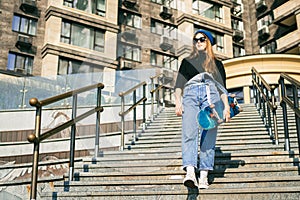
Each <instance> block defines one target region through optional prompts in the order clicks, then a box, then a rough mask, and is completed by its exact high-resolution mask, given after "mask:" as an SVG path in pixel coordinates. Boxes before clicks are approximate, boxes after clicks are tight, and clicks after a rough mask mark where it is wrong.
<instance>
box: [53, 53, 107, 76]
mask: <svg viewBox="0 0 300 200" xmlns="http://www.w3.org/2000/svg"><path fill="white" fill-rule="evenodd" d="M102 71H103V67H102V66H97V65H94V64H91V63H86V62H82V61H78V60H73V59H69V58H64V57H60V58H59V62H58V72H57V74H58V75H63V74H78V73H92V72H102Z"/></svg>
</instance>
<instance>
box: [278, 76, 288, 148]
mask: <svg viewBox="0 0 300 200" xmlns="http://www.w3.org/2000/svg"><path fill="white" fill-rule="evenodd" d="M279 84H280V86H281V97H282V98H285V94H286V91H285V84H284V79H283V78H282V77H280V79H279ZM280 105H281V107H282V112H283V123H284V137H285V145H284V149H285V151H290V139H289V129H288V118H287V107H286V103H285V101H283V100H282V99H281V102H280Z"/></svg>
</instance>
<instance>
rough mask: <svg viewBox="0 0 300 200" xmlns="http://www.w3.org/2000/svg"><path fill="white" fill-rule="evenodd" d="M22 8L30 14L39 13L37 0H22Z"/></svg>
mask: <svg viewBox="0 0 300 200" xmlns="http://www.w3.org/2000/svg"><path fill="white" fill-rule="evenodd" d="M20 9H21V10H22V11H23V12H25V13H27V14H30V15H36V16H37V15H38V9H37V6H36V1H35V0H21V5H20Z"/></svg>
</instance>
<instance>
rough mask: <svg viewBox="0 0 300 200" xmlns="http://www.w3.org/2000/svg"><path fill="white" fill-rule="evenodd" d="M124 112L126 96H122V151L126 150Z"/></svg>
mask: <svg viewBox="0 0 300 200" xmlns="http://www.w3.org/2000/svg"><path fill="white" fill-rule="evenodd" d="M124 110H125V100H124V96H121V113H122V115H121V145H120V150H121V151H123V150H124V129H125V122H124V114H123V113H124Z"/></svg>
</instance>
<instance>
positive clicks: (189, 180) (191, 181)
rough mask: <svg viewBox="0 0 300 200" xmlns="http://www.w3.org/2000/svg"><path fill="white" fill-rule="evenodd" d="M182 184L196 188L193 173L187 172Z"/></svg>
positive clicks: (196, 183) (196, 184)
mask: <svg viewBox="0 0 300 200" xmlns="http://www.w3.org/2000/svg"><path fill="white" fill-rule="evenodd" d="M183 185H184V186H186V187H189V188H197V187H198V182H197V179H196V176H195V173H187V174H186V176H185V178H184V179H183Z"/></svg>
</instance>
